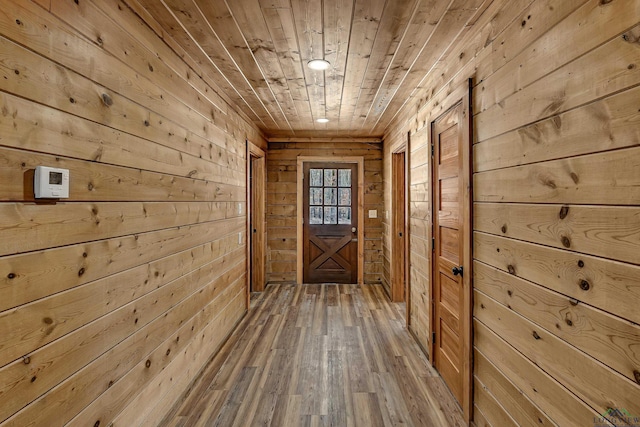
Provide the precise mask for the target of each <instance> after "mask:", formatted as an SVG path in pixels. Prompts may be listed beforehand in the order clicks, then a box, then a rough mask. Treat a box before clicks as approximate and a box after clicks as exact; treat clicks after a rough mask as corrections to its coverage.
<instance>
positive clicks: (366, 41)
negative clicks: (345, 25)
mask: <svg viewBox="0 0 640 427" xmlns="http://www.w3.org/2000/svg"><path fill="white" fill-rule="evenodd" d="M384 5H385V0H356V1H355V7H354V12H353V23H352V30H351V39H350V40H349V53H348V55H347V68H346V72H345V80H344V90H343V93H342V100H341V107H340V121H341V125H342V124H343V123H342V122H343V121H346V122H347V123H346V124H347V126H349V127H350V128H352V129H353V126H351V121H352V118H353V115H354V112H355V109H356V104H357V102H358V98H359V96H360V87H361V85H362V82H363V81H364V76H365V73H366V70H367V67H368V65H369V58H370V57H371V55H372V54H373V45H374V42H375V37H376V34H377V32H378V27H379V26H380V21H381V19H382V12H383V10H384Z"/></svg>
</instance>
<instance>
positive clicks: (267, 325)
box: [161, 284, 464, 427]
mask: <svg viewBox="0 0 640 427" xmlns="http://www.w3.org/2000/svg"><path fill="white" fill-rule="evenodd" d="M251 304H252V308H251V310H250V311H249V313H248V315H247V316H246V318H245V319H244V320H243V321H242V322H241V323H240V324H239V325H238V327H237V329H236V331H235V332H234V334H233V335H232V336H231V338H229V340H228V342H227V343H226V344H225V346H224V347H223V348H222V349H221V351H220V352H219V354H218V355H216V357H214V358H213V360H212V361H211V363H210V364H209V365H208V366H207V368H205V370H204V371H203V372H202V373H201V375H200V376H199V379H198V380H197V381H196V383H194V384H192V385H191V386H190V387H189V389H188V393H186V394H185V396H184V398H183V399H182V400H181V401H180V402H179V403H178V404H177V405H176V407H175V408H174V409H173V410H172V411H170V416H168V417H167V418H166V419H165V420H164V421H163V423H162V424H161V426H164V427H169V426H184V427H187V426H250V425H271V426H295V427H297V426H347V427H351V426H399V425H402V426H445V427H453V426H462V425H464V423H463V421H462V413H461V411H460V409H459V407H458V405H457V403H456V402H455V400H454V398H453V396H452V395H451V393H449V391H448V389H447V388H446V385H445V384H444V382H443V381H442V379H441V378H440V376H439V375H438V374H437V373H436V372H435V371H434V370H433V368H432V367H431V365H430V363H429V362H428V360H427V358H426V357H425V356H424V354H423V353H422V352H421V351H420V349H419V347H418V345H417V344H416V342H415V341H414V339H413V338H412V337H411V335H410V334H409V333H408V331H407V329H406V327H405V326H404V322H405V320H404V316H405V313H406V312H405V308H404V306H403V305H402V304H396V303H391V302H390V301H389V299H388V297H387V295H386V293H385V292H384V289H383V288H382V286H381V285H366V286H358V285H330V284H322V285H304V286H298V285H289V284H277V285H275V284H271V285H269V286H267V289H266V290H265V292H264V293H263V294H262V295H260V296H259V297H257V298H252V301H251Z"/></svg>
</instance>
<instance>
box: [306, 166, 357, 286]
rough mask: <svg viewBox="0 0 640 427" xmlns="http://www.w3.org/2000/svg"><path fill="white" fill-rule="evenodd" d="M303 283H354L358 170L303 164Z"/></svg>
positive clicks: (351, 167) (349, 167)
mask: <svg viewBox="0 0 640 427" xmlns="http://www.w3.org/2000/svg"><path fill="white" fill-rule="evenodd" d="M303 173H304V180H303V181H304V186H303V192H304V194H303V201H304V203H303V222H304V224H303V240H304V243H303V252H304V255H303V260H304V262H303V280H304V282H305V283H357V280H358V243H357V228H358V166H357V164H350V163H311V162H305V163H304V171H303Z"/></svg>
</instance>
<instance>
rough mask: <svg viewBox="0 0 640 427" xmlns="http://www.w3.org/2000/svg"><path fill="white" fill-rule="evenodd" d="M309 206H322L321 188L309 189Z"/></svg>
mask: <svg viewBox="0 0 640 427" xmlns="http://www.w3.org/2000/svg"><path fill="white" fill-rule="evenodd" d="M309 204H310V205H321V204H322V188H310V189H309Z"/></svg>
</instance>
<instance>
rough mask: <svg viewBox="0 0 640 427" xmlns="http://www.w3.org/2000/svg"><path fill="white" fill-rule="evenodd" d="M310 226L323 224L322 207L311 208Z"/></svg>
mask: <svg viewBox="0 0 640 427" xmlns="http://www.w3.org/2000/svg"><path fill="white" fill-rule="evenodd" d="M309 224H322V206H311V207H310V208H309Z"/></svg>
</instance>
